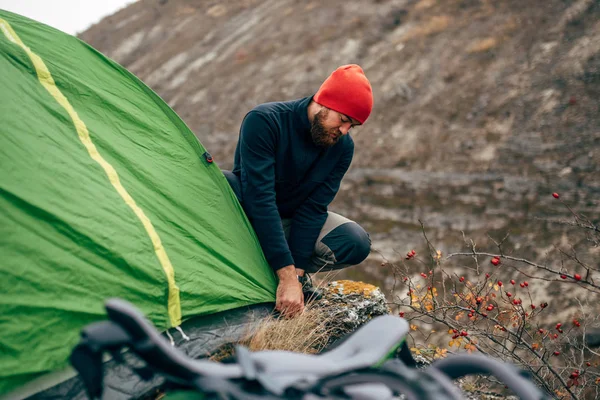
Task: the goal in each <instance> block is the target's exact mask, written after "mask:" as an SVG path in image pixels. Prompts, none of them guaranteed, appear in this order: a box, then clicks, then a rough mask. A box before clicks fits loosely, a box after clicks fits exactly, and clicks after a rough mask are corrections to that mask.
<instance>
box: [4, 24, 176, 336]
mask: <svg viewBox="0 0 600 400" xmlns="http://www.w3.org/2000/svg"><path fill="white" fill-rule="evenodd" d="M0 29H1V30H2V32H4V35H5V36H6V37H7V38H8V40H10V41H11V42H13V43H15V44H16V45H18V46H19V47H21V48H22V49H23V50H24V51H25V52H26V53H27V55H28V56H29V58H30V59H31V61H32V63H33V65H34V67H35V70H36V73H37V76H38V79H39V81H40V83H41V84H42V85H43V86H44V88H46V90H47V91H48V92H49V93H50V94H51V95H52V97H54V99H55V100H56V101H57V102H58V104H60V105H61V106H62V107H63V108H64V109H65V110H66V111H67V113H68V114H69V116H70V117H71V119H72V120H73V124H74V125H75V129H76V130H77V135H78V136H79V140H81V143H83V145H84V146H85V148H86V149H87V151H88V153H89V155H90V157H92V159H93V160H94V161H96V162H97V163H98V164H100V166H101V167H102V168H103V169H104V172H105V173H106V175H107V176H108V179H109V180H110V183H111V184H112V185H113V187H114V188H115V189H116V191H117V192H118V193H119V195H120V196H121V197H122V198H123V200H124V201H125V203H127V205H128V206H129V207H130V208H131V209H132V210H133V212H134V213H135V215H136V216H137V217H138V218H139V220H140V221H141V222H142V225H144V228H145V229H146V232H147V233H148V236H149V237H150V240H151V241H152V245H153V247H154V252H155V253H156V257H158V260H159V262H160V265H161V266H162V268H163V270H164V272H165V274H166V276H167V282H168V285H169V296H168V312H169V319H170V322H171V326H179V325H181V302H180V299H179V288H178V287H177V285H176V283H175V271H174V269H173V265H171V261H170V260H169V257H168V256H167V252H166V251H165V248H164V247H163V245H162V242H161V240H160V237H159V236H158V233H157V232H156V229H154V226H153V225H152V222H151V221H150V219H149V218H148V217H147V216H146V214H145V213H144V211H143V210H142V209H141V208H140V207H139V206H138V205H137V204H136V202H135V200H134V199H133V198H132V197H131V195H130V194H129V193H128V192H127V190H126V189H125V188H124V187H123V185H122V184H121V181H120V179H119V175H118V174H117V171H116V170H115V169H114V168H113V166H112V165H110V164H109V163H108V162H107V161H106V160H105V159H104V158H103V157H102V156H101V155H100V153H99V152H98V149H97V148H96V146H95V145H94V143H93V142H92V139H91V137H90V134H89V132H88V129H87V127H86V126H85V123H84V122H83V121H82V120H81V118H79V116H78V115H77V112H76V111H75V110H74V109H73V107H72V106H71V103H69V100H67V98H66V97H65V96H64V95H63V94H62V92H61V91H60V90H59V89H58V88H57V87H56V84H55V83H54V79H53V78H52V75H51V74H50V71H49V70H48V67H46V64H44V61H43V60H42V59H41V58H40V57H39V56H38V55H37V54H35V53H33V52H32V51H31V49H30V48H29V47H27V46H26V45H25V44H24V43H23V42H22V41H21V39H20V38H19V36H18V35H17V34H16V33H15V31H14V30H13V29H12V27H11V26H10V24H9V23H8V22H6V21H5V20H3V19H1V18H0Z"/></svg>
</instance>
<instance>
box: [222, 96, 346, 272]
mask: <svg viewBox="0 0 600 400" xmlns="http://www.w3.org/2000/svg"><path fill="white" fill-rule="evenodd" d="M311 100H312V97H306V98H303V99H299V100H293V101H287V102H276V103H266V104H261V105H259V106H257V107H255V108H254V109H253V110H251V111H250V112H249V113H248V114H246V116H245V117H244V121H243V122H242V126H241V128H240V137H239V141H238V144H237V148H236V150H235V161H234V168H233V171H232V172H233V173H234V174H235V175H237V176H238V177H239V178H240V181H241V189H242V204H243V206H244V210H245V211H246V214H247V216H248V218H249V219H250V222H251V223H252V226H253V227H254V230H255V232H256V234H257V236H258V240H259V241H260V244H261V247H262V249H263V252H264V254H265V257H266V259H267V261H268V262H269V264H270V265H271V267H272V268H273V269H274V270H275V271H276V270H278V269H280V268H283V267H285V266H288V265H291V264H294V265H295V266H296V267H297V268H302V269H305V268H306V267H307V265H308V264H309V260H310V257H311V255H312V253H313V249H314V246H315V242H316V241H317V238H318V236H319V232H320V231H321V228H322V227H323V224H324V223H325V220H326V219H327V206H328V205H329V203H331V201H332V200H333V198H334V197H335V195H336V193H337V191H338V189H339V187H340V182H341V180H342V178H343V176H344V174H345V173H346V171H347V170H348V167H349V166H350V163H351V161H352V156H353V154H354V142H353V141H352V138H351V137H350V136H349V135H344V136H342V137H340V139H339V140H338V142H337V143H336V144H335V145H333V146H332V147H330V148H327V149H322V148H319V147H317V146H316V145H315V144H314V143H313V141H312V137H311V133H310V122H309V120H308V112H307V110H308V105H309V103H310V101H311ZM283 218H292V225H291V230H290V237H289V242H288V241H286V239H285V235H284V231H283V226H282V223H281V219H283Z"/></svg>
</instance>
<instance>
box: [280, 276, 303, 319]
mask: <svg viewBox="0 0 600 400" xmlns="http://www.w3.org/2000/svg"><path fill="white" fill-rule="evenodd" d="M277 277H278V278H279V285H277V295H276V296H277V297H276V301H275V309H276V310H277V311H279V312H280V313H281V314H282V315H283V316H287V317H293V316H295V315H298V314H300V313H301V312H302V311H304V295H303V294H302V286H301V285H300V282H298V277H297V275H296V268H295V267H294V266H293V265H288V266H287V267H284V268H281V269H280V270H278V271H277Z"/></svg>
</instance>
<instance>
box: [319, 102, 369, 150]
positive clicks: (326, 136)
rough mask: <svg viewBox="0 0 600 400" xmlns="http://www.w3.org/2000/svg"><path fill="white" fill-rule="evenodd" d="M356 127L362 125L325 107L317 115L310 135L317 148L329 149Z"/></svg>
mask: <svg viewBox="0 0 600 400" xmlns="http://www.w3.org/2000/svg"><path fill="white" fill-rule="evenodd" d="M356 125H360V123H359V122H358V121H356V120H355V119H352V118H350V117H348V116H347V115H344V114H341V113H339V112H337V111H334V110H331V109H329V108H327V107H323V108H321V110H319V112H317V113H316V114H315V116H314V118H313V121H312V123H311V126H310V133H311V135H312V139H313V142H314V144H315V145H316V146H318V147H321V148H328V147H331V146H333V145H334V144H336V143H337V142H338V140H340V138H341V137H342V136H344V135H347V134H348V132H350V129H351V128H352V127H353V126H356Z"/></svg>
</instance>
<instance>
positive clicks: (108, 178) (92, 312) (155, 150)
mask: <svg viewBox="0 0 600 400" xmlns="http://www.w3.org/2000/svg"><path fill="white" fill-rule="evenodd" d="M0 88H2V90H1V91H0V168H1V169H0V273H1V274H2V290H1V292H0V293H1V294H0V332H1V334H0V394H1V393H4V394H6V393H7V392H9V391H10V390H12V389H14V388H16V387H19V386H21V385H23V384H25V383H26V382H29V381H31V380H32V379H34V378H36V377H38V376H40V375H42V374H44V373H47V372H50V371H56V370H60V369H63V368H65V367H66V366H67V365H68V356H69V354H70V351H71V349H72V347H73V346H74V345H75V344H76V343H77V341H78V337H79V332H80V329H81V328H82V327H83V326H84V325H86V324H89V323H90V322H92V321H96V320H100V319H103V318H104V316H105V313H104V311H103V301H104V300H105V299H106V298H109V297H121V298H124V299H127V300H129V301H131V302H132V303H134V304H135V305H136V306H138V307H139V308H140V309H141V310H142V311H143V312H144V313H146V315H147V316H148V317H149V318H150V320H151V321H152V322H153V323H154V324H155V325H156V326H157V327H158V328H159V329H162V330H165V329H168V328H171V327H175V326H178V325H180V324H181V322H182V321H184V320H186V319H189V318H190V317H192V316H196V315H207V314H212V313H215V312H219V311H223V310H228V309H233V308H236V307H240V306H245V305H250V304H257V303H263V302H271V301H274V293H275V287H276V284H275V279H274V276H273V273H272V271H271V270H270V268H269V267H268V265H267V263H266V261H265V259H264V256H263V254H262V251H261V250H260V245H259V243H258V241H257V239H256V237H255V235H254V232H253V230H252V227H251V225H250V223H249V222H248V220H247V218H246V217H245V215H244V213H243V210H242V208H241V206H240V204H239V203H238V202H237V200H236V198H235V195H234V194H233V192H232V191H231V189H230V188H229V185H228V184H227V181H226V179H225V177H224V176H223V174H222V173H221V171H220V170H219V168H218V166H217V165H216V164H215V163H214V162H212V159H211V158H210V156H209V155H208V153H207V152H206V150H205V149H204V147H203V146H202V145H201V144H200V143H199V142H198V141H197V139H196V137H195V136H194V134H193V133H192V132H191V131H190V130H189V129H188V128H187V126H186V125H185V124H184V123H183V121H182V120H181V119H180V118H179V117H178V116H177V115H176V114H175V112H173V110H171V109H170V108H169V106H168V105H167V104H165V102H164V101H163V100H161V99H160V98H159V97H158V96H157V95H156V94H155V93H154V92H152V90H150V89H149V88H148V87H147V86H145V85H144V84H143V83H142V82H141V81H140V80H139V79H137V78H136V77H135V76H134V75H132V74H131V73H129V72H128V71H127V70H125V69H124V68H123V67H121V66H119V65H118V64H117V63H115V62H113V61H111V60H110V59H108V58H106V57H105V56H103V55H102V54H100V53H99V52H97V51H96V50H94V49H93V48H91V47H90V46H88V45H87V44H85V43H83V42H81V41H80V40H78V39H77V38H75V37H72V36H69V35H67V34H65V33H62V32H60V31H58V30H56V29H53V28H50V27H48V26H45V25H43V24H40V23H37V22H35V21H32V20H29V19H27V18H24V17H21V16H19V15H15V14H12V13H9V12H6V11H3V10H0Z"/></svg>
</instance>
